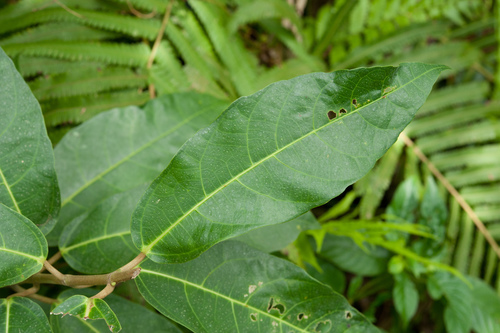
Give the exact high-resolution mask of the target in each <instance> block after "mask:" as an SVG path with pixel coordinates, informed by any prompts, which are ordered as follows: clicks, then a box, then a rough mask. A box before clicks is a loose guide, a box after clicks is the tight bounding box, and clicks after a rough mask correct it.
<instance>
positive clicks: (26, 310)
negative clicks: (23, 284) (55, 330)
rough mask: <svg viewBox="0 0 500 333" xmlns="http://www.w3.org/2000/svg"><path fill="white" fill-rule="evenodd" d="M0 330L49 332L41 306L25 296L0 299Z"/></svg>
mask: <svg viewBox="0 0 500 333" xmlns="http://www.w3.org/2000/svg"><path fill="white" fill-rule="evenodd" d="M0 330H1V332H3V333H33V332H36V333H51V332H52V329H51V328H50V325H49V321H48V320H47V316H45V313H43V310H42V308H40V306H39V305H38V304H36V303H35V302H33V301H32V300H30V299H28V298H25V297H12V298H7V299H0Z"/></svg>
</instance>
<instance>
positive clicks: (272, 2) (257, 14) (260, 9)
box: [227, 0, 302, 34]
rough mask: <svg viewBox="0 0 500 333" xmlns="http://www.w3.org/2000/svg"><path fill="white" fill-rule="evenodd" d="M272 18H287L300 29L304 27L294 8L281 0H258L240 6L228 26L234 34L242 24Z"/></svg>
mask: <svg viewBox="0 0 500 333" xmlns="http://www.w3.org/2000/svg"><path fill="white" fill-rule="evenodd" d="M271 18H278V19H285V18H286V19H289V20H290V22H291V23H292V24H293V25H294V26H295V27H297V29H298V30H299V31H300V30H301V28H302V22H301V21H300V18H299V16H298V15H297V13H296V12H295V10H294V8H293V7H292V6H290V5H289V4H288V3H287V2H286V1H281V0H257V1H252V2H248V3H246V4H243V5H241V6H239V7H238V8H237V9H236V11H235V12H234V13H233V14H232V15H231V18H230V19H229V21H228V23H227V28H228V31H229V33H230V34H234V33H235V32H236V31H237V30H238V28H239V27H240V26H242V25H245V24H248V23H253V22H258V21H261V20H268V19H271Z"/></svg>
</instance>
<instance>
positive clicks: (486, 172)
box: [446, 165, 500, 218]
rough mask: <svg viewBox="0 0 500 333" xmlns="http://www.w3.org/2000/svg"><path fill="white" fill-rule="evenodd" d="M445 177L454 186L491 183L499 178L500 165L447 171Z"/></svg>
mask: <svg viewBox="0 0 500 333" xmlns="http://www.w3.org/2000/svg"><path fill="white" fill-rule="evenodd" d="M446 178H448V180H449V181H450V183H452V184H453V185H454V186H455V187H463V186H467V185H477V184H485V183H491V182H494V181H498V180H500V165H484V166H481V167H475V168H466V169H462V170H458V171H449V172H447V173H446ZM497 218H500V216H497Z"/></svg>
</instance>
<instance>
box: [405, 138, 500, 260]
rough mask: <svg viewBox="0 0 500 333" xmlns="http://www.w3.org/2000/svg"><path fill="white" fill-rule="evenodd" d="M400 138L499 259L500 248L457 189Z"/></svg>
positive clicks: (423, 156)
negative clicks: (458, 206) (462, 211)
mask: <svg viewBox="0 0 500 333" xmlns="http://www.w3.org/2000/svg"><path fill="white" fill-rule="evenodd" d="M400 137H401V139H402V140H403V141H404V143H405V144H406V145H407V146H408V147H411V148H412V149H413V151H414V152H415V155H417V157H418V158H419V159H420V160H421V161H422V162H423V163H424V164H425V165H426V166H427V168H429V170H430V171H431V172H432V174H433V175H434V176H435V177H436V178H437V179H439V181H440V182H441V184H443V186H444V187H445V188H446V189H447V190H448V192H450V194H451V195H452V196H453V198H455V200H456V201H457V202H458V203H459V204H460V206H461V207H462V208H463V210H464V211H465V213H466V214H467V215H468V216H469V217H470V218H471V220H472V221H473V222H474V224H475V225H476V227H477V229H478V230H479V231H480V232H481V233H482V234H483V236H484V238H486V241H488V243H489V244H490V245H491V247H492V249H493V250H494V251H495V253H496V254H497V256H498V257H499V258H500V248H499V247H498V244H497V242H496V241H495V240H494V239H493V237H492V236H491V234H490V232H489V231H488V229H486V227H485V226H484V223H483V222H482V221H481V220H480V219H479V217H478V216H477V215H476V213H475V212H474V210H473V209H472V208H471V206H469V204H468V203H467V201H465V199H464V198H463V197H462V196H461V195H460V193H458V191H457V189H456V188H455V187H454V186H453V185H451V183H450V182H449V181H448V179H446V177H445V176H444V175H443V174H442V173H441V172H440V171H439V170H438V169H437V168H436V167H435V166H434V164H432V162H431V161H429V159H428V158H427V156H425V154H424V153H423V152H422V151H421V150H420V149H419V148H418V147H417V146H416V145H415V143H414V142H413V141H412V140H411V139H410V138H409V137H408V136H406V134H405V133H401V135H400Z"/></svg>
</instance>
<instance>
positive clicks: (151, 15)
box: [127, 0, 156, 19]
mask: <svg viewBox="0 0 500 333" xmlns="http://www.w3.org/2000/svg"><path fill="white" fill-rule="evenodd" d="M127 5H128V9H129V10H130V12H131V13H132V14H134V15H135V16H137V17H139V18H142V19H150V18H153V17H154V16H155V15H156V10H154V9H153V11H152V12H151V13H149V14H143V13H141V12H140V11H138V10H137V9H135V8H134V6H132V4H131V3H130V1H129V0H127Z"/></svg>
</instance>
